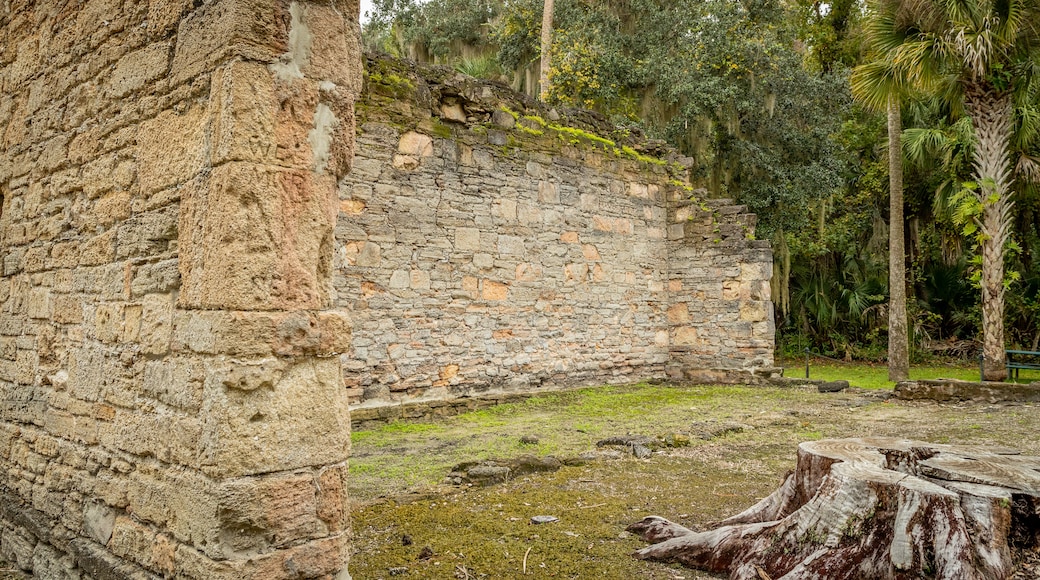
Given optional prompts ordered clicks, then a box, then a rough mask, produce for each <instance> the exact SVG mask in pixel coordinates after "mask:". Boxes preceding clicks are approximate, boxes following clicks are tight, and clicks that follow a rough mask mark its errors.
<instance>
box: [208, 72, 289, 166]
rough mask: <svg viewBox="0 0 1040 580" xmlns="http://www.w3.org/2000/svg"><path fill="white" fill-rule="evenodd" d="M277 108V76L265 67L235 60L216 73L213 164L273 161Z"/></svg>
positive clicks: (212, 94)
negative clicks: (275, 77)
mask: <svg viewBox="0 0 1040 580" xmlns="http://www.w3.org/2000/svg"><path fill="white" fill-rule="evenodd" d="M277 106H278V103H277V99H276V96H275V87H274V77H273V76H272V75H271V72H270V71H269V70H268V69H267V67H266V66H265V65H264V64H262V63H258V62H249V61H240V60H234V61H231V62H230V63H228V64H227V65H225V66H224V67H222V68H221V69H219V70H218V71H217V72H216V73H214V75H213V79H212V88H211V89H210V114H211V116H212V135H213V138H212V139H213V141H212V143H213V145H212V154H211V160H212V163H213V164H214V165H218V164H221V163H225V162H228V161H254V162H258V163H264V162H270V161H273V160H274V159H275V156H276V153H277V146H276V143H275V124H276V122H277V120H276V118H275V110H276V107H277Z"/></svg>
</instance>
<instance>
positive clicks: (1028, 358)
mask: <svg viewBox="0 0 1040 580" xmlns="http://www.w3.org/2000/svg"><path fill="white" fill-rule="evenodd" d="M1005 352H1006V353H1007V372H1008V379H1009V380H1010V379H1011V373H1012V372H1014V374H1015V377H1014V378H1016V379H1017V378H1018V371H1019V370H1021V369H1028V370H1038V371H1040V352H1034V351H1031V350H1008V351H1005Z"/></svg>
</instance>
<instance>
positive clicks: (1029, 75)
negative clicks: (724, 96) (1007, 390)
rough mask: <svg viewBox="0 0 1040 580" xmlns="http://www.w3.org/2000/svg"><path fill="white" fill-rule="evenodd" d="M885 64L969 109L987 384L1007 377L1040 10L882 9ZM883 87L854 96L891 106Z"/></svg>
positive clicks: (882, 4)
mask: <svg viewBox="0 0 1040 580" xmlns="http://www.w3.org/2000/svg"><path fill="white" fill-rule="evenodd" d="M871 12H872V14H871V15H870V17H869V18H868V21H867V28H868V32H869V34H870V36H871V38H872V41H873V45H874V46H875V47H876V48H877V49H878V53H879V61H881V62H884V63H886V64H887V65H889V66H890V68H891V71H892V74H893V78H896V79H898V80H899V82H902V83H903V84H905V85H906V86H912V87H914V88H916V89H919V90H921V91H922V92H924V93H926V94H928V95H932V96H935V97H937V98H940V99H943V100H945V101H946V102H947V103H950V104H951V105H955V106H956V105H963V108H964V110H965V112H966V113H967V114H968V116H969V117H971V119H972V123H973V125H974V129H975V139H976V141H975V147H974V149H973V154H972V168H973V173H974V177H975V183H976V186H977V187H976V189H975V196H976V200H977V202H978V205H979V207H980V211H979V215H978V217H977V218H976V222H977V225H978V228H979V230H980V232H981V234H982V235H981V236H980V238H981V246H982V247H981V253H982V334H983V355H984V357H985V360H984V364H983V371H984V372H983V374H984V376H985V378H986V379H988V380H1000V379H1001V378H1003V377H1004V372H1005V370H1004V362H1005V353H1004V251H1005V246H1006V244H1007V242H1008V241H1009V239H1010V233H1011V209H1012V206H1013V204H1012V202H1011V199H1010V194H1011V191H1012V190H1011V185H1012V179H1013V178H1012V164H1011V158H1010V155H1009V151H1010V145H1011V137H1012V126H1013V122H1014V116H1013V112H1014V107H1015V105H1016V104H1025V103H1028V102H1035V99H1036V98H1037V96H1038V94H1040V87H1038V85H1040V74H1038V73H1040V0H873V1H872V2H871ZM881 88H884V83H880V84H878V86H871V84H870V83H864V82H860V83H859V84H858V85H857V84H854V85H853V90H854V91H856V92H857V93H858V94H860V95H861V97H862V98H864V99H865V100H867V101H868V102H872V103H877V102H884V100H885V99H887V96H888V94H889V93H887V92H882V91H881V90H880V89H881Z"/></svg>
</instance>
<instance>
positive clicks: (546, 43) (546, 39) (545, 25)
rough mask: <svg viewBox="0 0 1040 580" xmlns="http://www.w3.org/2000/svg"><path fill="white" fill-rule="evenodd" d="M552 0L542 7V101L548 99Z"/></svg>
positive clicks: (546, 1) (540, 92)
mask: <svg viewBox="0 0 1040 580" xmlns="http://www.w3.org/2000/svg"><path fill="white" fill-rule="evenodd" d="M552 37H553V0H545V4H544V6H543V8H542V61H541V67H540V70H541V80H540V83H539V87H538V94H539V95H540V98H541V100H542V101H547V100H549V89H550V87H549V69H550V68H551V67H552Z"/></svg>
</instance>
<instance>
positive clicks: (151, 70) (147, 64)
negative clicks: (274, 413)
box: [105, 42, 170, 99]
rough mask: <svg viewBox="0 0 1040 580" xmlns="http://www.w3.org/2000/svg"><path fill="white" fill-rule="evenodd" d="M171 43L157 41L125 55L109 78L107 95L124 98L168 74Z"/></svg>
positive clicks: (113, 97)
mask: <svg viewBox="0 0 1040 580" xmlns="http://www.w3.org/2000/svg"><path fill="white" fill-rule="evenodd" d="M169 56H170V43H169V42H157V43H154V44H150V45H148V46H146V47H144V48H142V49H140V50H135V51H134V52H131V53H130V54H128V55H126V56H124V57H123V58H121V59H120V60H119V62H117V63H116V64H115V69H114V70H113V71H112V74H111V75H110V76H109V78H108V83H107V86H106V88H105V97H106V98H109V99H122V98H123V97H125V96H127V95H129V94H130V93H133V92H136V91H138V90H140V89H141V88H142V87H144V86H145V85H146V84H148V83H150V82H152V81H154V80H156V79H159V78H161V77H163V76H165V75H166V74H167V71H168V68H169Z"/></svg>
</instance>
